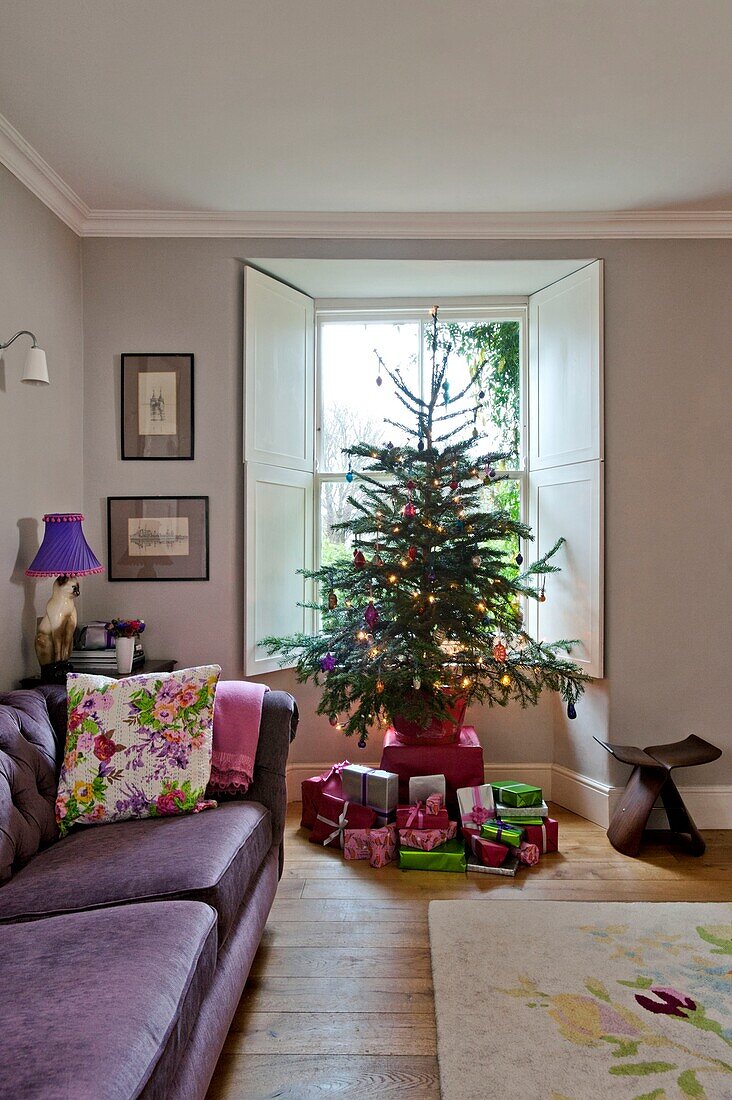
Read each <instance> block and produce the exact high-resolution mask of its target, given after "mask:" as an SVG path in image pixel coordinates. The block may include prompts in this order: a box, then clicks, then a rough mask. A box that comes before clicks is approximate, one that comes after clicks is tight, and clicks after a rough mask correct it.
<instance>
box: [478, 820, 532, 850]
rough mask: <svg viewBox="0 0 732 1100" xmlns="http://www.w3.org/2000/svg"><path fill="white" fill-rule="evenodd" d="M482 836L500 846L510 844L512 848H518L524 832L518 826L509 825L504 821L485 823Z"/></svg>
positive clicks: (481, 830)
mask: <svg viewBox="0 0 732 1100" xmlns="http://www.w3.org/2000/svg"><path fill="white" fill-rule="evenodd" d="M480 835H481V836H483V837H485V838H486V840H495V841H496V842H497V843H498V844H508V845H510V847H511V848H518V846H519V844H520V843H521V841H522V839H523V835H524V830H523V829H520V828H519V827H518V825H507V824H506V823H505V822H504V821H484V822H483V824H482V825H481V827H480Z"/></svg>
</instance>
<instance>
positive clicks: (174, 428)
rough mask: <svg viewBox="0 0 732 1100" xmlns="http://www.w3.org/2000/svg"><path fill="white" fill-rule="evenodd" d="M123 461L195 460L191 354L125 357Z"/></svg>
mask: <svg viewBox="0 0 732 1100" xmlns="http://www.w3.org/2000/svg"><path fill="white" fill-rule="evenodd" d="M122 458H149V459H156V460H158V461H159V460H160V459H174V458H193V356H192V355H167V354H163V353H157V352H156V353H152V354H150V355H127V354H125V355H123V356H122Z"/></svg>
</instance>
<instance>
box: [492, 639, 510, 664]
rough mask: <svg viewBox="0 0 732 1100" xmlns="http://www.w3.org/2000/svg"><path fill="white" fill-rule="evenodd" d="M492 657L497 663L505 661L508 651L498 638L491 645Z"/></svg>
mask: <svg viewBox="0 0 732 1100" xmlns="http://www.w3.org/2000/svg"><path fill="white" fill-rule="evenodd" d="M493 656H494V657H495V659H496V660H497V661H505V660H506V657H507V656H508V651H507V650H506V647H505V645H504V644H503V642H502V641H501V640H500V638H499V639H498V640H497V641H495V642H494V643H493Z"/></svg>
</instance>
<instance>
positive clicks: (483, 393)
mask: <svg viewBox="0 0 732 1100" xmlns="http://www.w3.org/2000/svg"><path fill="white" fill-rule="evenodd" d="M484 397H485V390H478V400H479V401H482V400H483V398H484Z"/></svg>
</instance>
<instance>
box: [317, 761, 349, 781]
mask: <svg viewBox="0 0 732 1100" xmlns="http://www.w3.org/2000/svg"><path fill="white" fill-rule="evenodd" d="M350 763H351V761H350V760H341V762H340V764H333V765H331V767H330V769H329V770H328V771H326V772H323V774H322V775H320V776H318V778H319V779H322V780H323V782H324V783H327V782H328V780H329V779H331V778H332V777H333V776H334V775H340V774H341V772H342V771H343V769H344V768H347V767H348V766H349V765H350Z"/></svg>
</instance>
